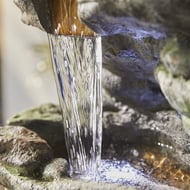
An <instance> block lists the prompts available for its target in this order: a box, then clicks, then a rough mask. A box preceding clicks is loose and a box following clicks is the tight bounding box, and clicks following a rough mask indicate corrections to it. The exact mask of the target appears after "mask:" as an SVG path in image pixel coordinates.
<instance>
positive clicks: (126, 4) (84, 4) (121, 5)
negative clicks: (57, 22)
mask: <svg viewBox="0 0 190 190" xmlns="http://www.w3.org/2000/svg"><path fill="white" fill-rule="evenodd" d="M31 2H32V3H33V8H31V9H28V12H27V14H28V15H32V16H34V15H35V14H36V13H37V14H38V16H39V20H40V22H41V24H42V23H43V24H42V25H43V27H44V28H48V27H49V19H48V17H49V15H48V11H47V9H46V8H47V7H48V4H47V1H44V0H41V1H36V0H30V1H25V0H17V4H18V5H19V6H20V7H22V6H23V5H24V6H25V7H27V6H29V5H30V4H31ZM34 7H35V8H34ZM45 7H46V8H45ZM189 8H190V3H189V1H188V0H185V1H183V2H181V1H180V0H174V1H171V0H166V1H165V0H157V1H152V0H140V1H137V0H129V1H128V0H122V1H119V2H118V1H114V0H101V1H99V0H91V1H85V0H80V1H79V15H80V17H81V19H82V20H83V21H84V22H86V21H87V20H88V18H90V17H91V16H92V15H95V14H96V15H97V14H99V13H102V12H103V13H104V14H108V15H112V16H129V17H136V18H138V19H140V20H142V21H146V22H151V23H162V24H163V25H166V26H167V27H169V28H170V29H172V30H175V31H179V30H180V31H182V32H185V33H187V34H188V32H189V31H190V27H189V22H190V19H189V18H190V17H189V14H190V13H189ZM34 10H36V12H35V11H34ZM166 10H167V11H166ZM174 13H175V14H174ZM33 21H35V20H33ZM44 21H45V22H44ZM38 22H39V21H38ZM33 25H36V24H35V22H33Z"/></svg>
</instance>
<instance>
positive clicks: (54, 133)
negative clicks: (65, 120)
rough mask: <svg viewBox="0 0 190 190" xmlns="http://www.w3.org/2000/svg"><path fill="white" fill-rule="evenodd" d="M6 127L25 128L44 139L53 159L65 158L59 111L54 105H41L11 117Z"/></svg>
mask: <svg viewBox="0 0 190 190" xmlns="http://www.w3.org/2000/svg"><path fill="white" fill-rule="evenodd" d="M7 123H8V125H20V126H25V127H27V128H28V129H30V130H32V131H34V132H36V133H37V134H38V135H39V136H40V137H41V138H42V139H45V140H46V141H47V142H48V144H49V145H50V146H51V147H52V148H53V153H54V156H55V157H67V153H66V151H65V150H66V148H65V142H64V134H63V126H62V125H63V124H62V115H61V109H60V107H59V106H57V105H54V104H51V103H49V104H43V105H41V106H39V107H35V108H31V109H28V110H25V111H23V112H21V113H18V114H16V115H15V116H13V117H12V118H11V119H10V120H9V121H7Z"/></svg>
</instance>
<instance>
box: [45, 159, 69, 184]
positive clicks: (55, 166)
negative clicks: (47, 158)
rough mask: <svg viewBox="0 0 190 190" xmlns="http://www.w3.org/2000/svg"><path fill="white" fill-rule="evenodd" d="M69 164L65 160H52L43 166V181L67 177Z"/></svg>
mask: <svg viewBox="0 0 190 190" xmlns="http://www.w3.org/2000/svg"><path fill="white" fill-rule="evenodd" d="M68 171H69V164H68V162H67V160H65V159H63V158H56V159H54V160H52V161H51V162H50V163H49V164H48V165H46V166H45V168H44V171H43V179H45V180H48V181H50V180H53V179H56V180H57V179H60V178H63V177H68V176H69V173H68Z"/></svg>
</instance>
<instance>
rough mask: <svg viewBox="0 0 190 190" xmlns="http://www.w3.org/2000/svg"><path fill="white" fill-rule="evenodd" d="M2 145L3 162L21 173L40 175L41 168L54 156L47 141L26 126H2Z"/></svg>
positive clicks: (0, 141)
mask: <svg viewBox="0 0 190 190" xmlns="http://www.w3.org/2000/svg"><path fill="white" fill-rule="evenodd" d="M0 145H1V146H0V162H1V164H4V165H5V166H6V167H7V168H10V169H11V170H12V172H15V173H18V174H19V175H24V176H38V171H40V168H42V167H43V165H44V164H46V163H47V162H49V161H50V160H51V159H52V158H53V154H52V150H51V148H50V146H49V145H48V144H47V142H46V141H45V140H43V139H41V138H40V137H39V136H38V135H37V134H36V133H34V132H32V131H30V130H28V129H26V128H24V127H19V126H6V127H1V128H0Z"/></svg>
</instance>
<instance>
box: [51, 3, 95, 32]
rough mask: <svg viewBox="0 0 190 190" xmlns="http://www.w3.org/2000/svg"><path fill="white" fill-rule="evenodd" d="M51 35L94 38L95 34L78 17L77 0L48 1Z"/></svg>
mask: <svg viewBox="0 0 190 190" xmlns="http://www.w3.org/2000/svg"><path fill="white" fill-rule="evenodd" d="M48 4H49V8H50V17H51V25H52V29H53V33H56V34H63V35H84V36H94V35H95V33H94V32H93V31H92V30H91V29H90V28H88V27H87V26H86V25H85V24H83V23H82V22H81V21H80V19H79V17H78V2H77V0H48Z"/></svg>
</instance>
